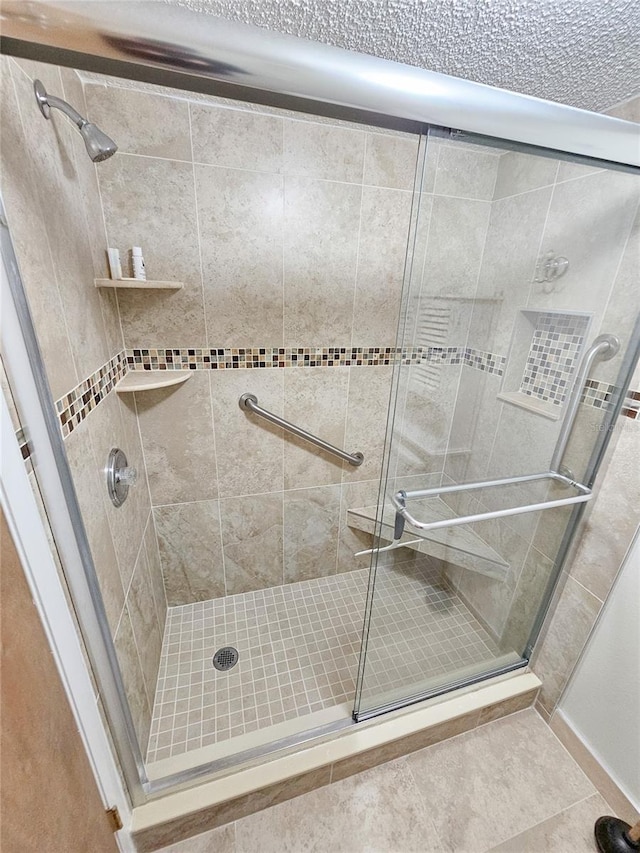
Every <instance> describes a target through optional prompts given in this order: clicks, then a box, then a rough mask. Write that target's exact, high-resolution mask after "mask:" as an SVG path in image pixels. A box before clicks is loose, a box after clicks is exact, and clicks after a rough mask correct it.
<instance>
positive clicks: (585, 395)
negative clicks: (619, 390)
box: [580, 379, 640, 420]
mask: <svg viewBox="0 0 640 853" xmlns="http://www.w3.org/2000/svg"><path fill="white" fill-rule="evenodd" d="M615 392H616V386H615V385H611V384H609V383H607V382H599V381H598V380H597V379H587V381H586V383H585V387H584V391H583V392H582V397H581V400H580V402H581V403H585V404H586V405H588V406H592V407H593V408H594V409H604V408H606V407H607V406H608V405H609V403H610V402H611V400H612V399H613V397H614V395H615ZM639 410H640V391H628V392H627V394H626V396H625V398H624V402H623V404H622V409H621V411H620V414H621V416H622V417H625V418H631V419H632V420H636V419H639V420H640V413H639Z"/></svg>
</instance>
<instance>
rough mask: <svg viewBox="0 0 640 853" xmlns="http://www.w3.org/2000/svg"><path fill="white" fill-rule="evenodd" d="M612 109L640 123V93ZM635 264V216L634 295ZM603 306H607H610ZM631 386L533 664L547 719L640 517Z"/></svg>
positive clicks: (631, 288) (638, 430) (634, 286)
mask: <svg viewBox="0 0 640 853" xmlns="http://www.w3.org/2000/svg"><path fill="white" fill-rule="evenodd" d="M610 115H613V116H615V117H617V118H622V119H626V120H627V121H635V122H638V123H639V124H640V95H638V96H637V97H635V98H632V99H631V100H629V101H627V102H625V103H623V104H620V105H618V106H616V107H615V108H613V109H611V110H610ZM639 269H640V217H639V216H636V219H635V221H634V225H633V228H632V232H631V234H630V237H629V242H628V244H627V248H626V251H625V254H624V256H623V258H622V260H621V263H620V268H619V271H618V275H617V281H618V282H620V286H622V283H623V282H624V287H625V288H626V292H627V293H628V294H629V295H630V297H631V296H635V298H637V293H638V270H639ZM628 305H629V301H628V300H627V301H625V300H621V301H620V303H619V305H618V309H617V310H618V314H617V315H615V317H613V318H612V319H616V321H617V320H621V321H622V322H628V319H629V317H630V315H631V312H630V311H629V310H628ZM608 310H609V309H607V311H608ZM631 389H632V392H634V394H633V396H634V398H635V399H634V400H633V401H631V403H630V405H631V406H632V407H633V408H628V409H627V412H628V416H627V417H623V418H620V419H619V420H618V422H617V423H616V425H615V427H614V431H613V435H612V436H611V443H610V445H609V450H608V452H607V455H606V457H605V462H604V465H603V467H602V469H601V471H600V474H599V486H598V488H597V492H596V496H595V498H594V500H593V501H592V502H591V504H590V505H589V507H588V511H587V513H586V518H585V522H584V527H583V529H582V532H581V535H580V537H579V539H578V541H577V542H576V543H575V548H574V549H573V553H572V554H571V555H570V558H569V561H568V563H567V565H566V567H565V571H564V572H563V577H562V579H561V583H560V584H559V587H558V589H557V590H556V594H555V596H554V600H553V602H552V606H551V608H550V611H549V613H548V615H547V619H546V621H545V624H544V626H543V632H542V634H541V637H540V640H539V642H538V645H537V648H536V652H535V655H534V657H533V660H532V663H533V668H534V670H535V672H536V674H537V675H538V676H539V677H540V678H541V679H542V681H543V686H542V690H541V692H540V698H539V705H538V707H539V710H540V711H541V713H542V714H543V715H544V716H545V718H547V719H549V718H551V720H552V723H553V720H554V717H555V711H556V709H557V706H558V702H559V700H560V697H561V695H562V692H563V690H564V688H565V686H566V684H567V683H568V681H569V678H570V677H571V674H572V672H573V671H574V669H575V666H576V664H577V662H578V660H579V658H580V655H581V653H582V650H583V648H584V647H585V644H586V643H587V640H588V638H589V636H590V634H591V631H592V629H593V627H594V625H595V623H596V620H597V618H598V615H599V614H600V611H601V609H602V606H603V604H604V602H606V601H607V599H608V597H609V594H610V592H611V589H612V586H613V582H614V580H615V579H616V577H617V576H618V574H619V572H620V571H621V569H622V566H623V564H624V560H625V556H626V555H627V554H628V553H629V550H630V548H631V544H632V542H633V539H634V536H636V535H637V531H638V528H639V524H638V519H639V518H640V477H639V476H638V459H640V416H638V413H637V407H638V400H640V365H639V366H637V368H636V371H635V374H634V376H633V379H632V381H631Z"/></svg>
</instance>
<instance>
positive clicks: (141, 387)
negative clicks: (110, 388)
mask: <svg viewBox="0 0 640 853" xmlns="http://www.w3.org/2000/svg"><path fill="white" fill-rule="evenodd" d="M190 378H191V371H189V370H175V371H173V370H172V371H165V370H130V371H129V373H127V375H126V376H124V377H123V378H122V379H121V380H120V381H119V382H118V383H116V386H115V391H116V393H117V394H130V393H132V392H134V391H156V390H157V389H158V388H169V387H170V386H171V385H181V384H182V383H183V382H186V381H187V379H190Z"/></svg>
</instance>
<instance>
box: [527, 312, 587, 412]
mask: <svg viewBox="0 0 640 853" xmlns="http://www.w3.org/2000/svg"><path fill="white" fill-rule="evenodd" d="M588 323H589V321H588V318H587V317H579V316H577V315H575V314H539V315H538V319H537V323H536V328H535V330H534V333H533V338H532V340H531V349H530V350H529V355H528V356H527V363H526V366H525V370H524V374H523V377H522V384H521V386H520V391H521V392H522V393H523V394H527V395H529V396H530V397H537V398H538V399H539V400H544V401H545V402H550V403H552V404H553V405H555V406H561V405H562V404H563V402H564V399H565V397H566V395H567V391H568V389H569V385H570V382H571V377H572V374H573V369H574V366H575V361H576V358H577V356H578V353H579V352H580V349H581V347H582V344H583V342H584V336H585V333H586V331H587V326H588Z"/></svg>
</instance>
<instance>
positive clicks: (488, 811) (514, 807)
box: [405, 710, 595, 853]
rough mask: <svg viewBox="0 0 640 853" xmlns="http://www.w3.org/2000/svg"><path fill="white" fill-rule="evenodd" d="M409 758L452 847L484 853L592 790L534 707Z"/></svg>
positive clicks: (436, 821)
mask: <svg viewBox="0 0 640 853" xmlns="http://www.w3.org/2000/svg"><path fill="white" fill-rule="evenodd" d="M405 760H406V762H407V766H408V767H409V768H410V770H411V772H412V773H413V775H414V777H415V779H416V783H417V786H418V788H419V790H420V791H421V793H422V795H423V797H424V801H425V804H426V806H427V810H428V812H429V814H430V816H431V818H432V820H433V822H434V824H435V827H436V830H437V832H438V835H439V837H440V840H441V842H442V846H443V848H444V850H445V851H452V853H484V851H487V850H490V849H491V848H492V847H493V846H495V845H496V844H499V843H501V842H502V841H505V840H506V839H508V838H512V837H513V836H514V835H517V834H518V833H521V832H523V831H524V830H526V829H529V828H530V827H532V826H534V825H535V824H537V823H539V822H541V821H543V820H546V819H547V818H549V817H552V816H553V815H554V814H557V813H558V811H559V810H561V809H565V808H568V807H569V806H571V805H573V804H575V803H577V802H579V801H580V800H583V799H585V798H586V797H589V796H590V795H592V794H594V793H595V788H594V787H593V785H592V784H591V782H589V780H588V779H587V777H586V776H585V775H584V774H583V773H582V771H581V770H580V768H579V767H578V766H577V764H575V762H574V761H573V759H572V758H571V757H570V756H569V755H568V753H567V752H566V751H565V750H564V748H563V747H562V746H561V744H560V743H559V742H558V741H557V739H556V738H555V736H554V735H553V733H552V732H551V730H550V729H549V728H548V727H547V726H546V725H545V723H544V722H543V721H542V720H541V719H540V717H539V716H538V715H537V714H536V713H535V712H534V711H532V710H528V711H521V712H519V713H517V714H514V715H513V716H511V717H505V718H504V719H502V720H497V721H496V722H493V723H490V724H488V725H486V726H481V727H480V728H478V729H475V730H473V731H471V732H467V733H466V734H463V735H460V736H459V737H457V738H454V739H453V740H451V741H445V742H443V743H441V744H437V745H435V746H432V747H428V748H427V749H425V750H422V751H420V752H418V753H414V754H413V755H411V756H408V757H407V758H406V759H405Z"/></svg>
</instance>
